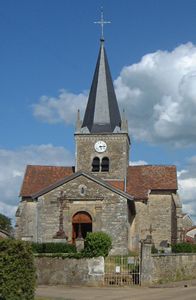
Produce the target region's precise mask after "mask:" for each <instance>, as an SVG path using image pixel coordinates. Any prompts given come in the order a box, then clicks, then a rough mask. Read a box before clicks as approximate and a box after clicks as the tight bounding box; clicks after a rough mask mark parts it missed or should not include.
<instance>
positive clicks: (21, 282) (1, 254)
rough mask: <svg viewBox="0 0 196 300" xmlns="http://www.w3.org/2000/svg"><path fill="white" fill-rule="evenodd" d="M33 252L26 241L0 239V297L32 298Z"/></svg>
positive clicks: (9, 298) (7, 299)
mask: <svg viewBox="0 0 196 300" xmlns="http://www.w3.org/2000/svg"><path fill="white" fill-rule="evenodd" d="M35 280H36V277H35V268H34V263H33V254H32V250H31V247H30V245H29V244H28V243H25V242H23V241H16V240H10V239H4V240H1V241H0V299H2V300H13V299H14V300H32V299H34V290H35Z"/></svg>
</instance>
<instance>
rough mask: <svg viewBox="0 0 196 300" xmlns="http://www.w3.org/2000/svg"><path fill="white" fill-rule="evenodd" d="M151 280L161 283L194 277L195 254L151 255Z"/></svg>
mask: <svg viewBox="0 0 196 300" xmlns="http://www.w3.org/2000/svg"><path fill="white" fill-rule="evenodd" d="M151 259H152V273H151V274H152V282H155V283H162V282H169V281H178V280H186V279H194V278H196V254H192V253H187V254H165V255H163V254H162V255H161V254H159V255H157V254H153V255H152V258H151Z"/></svg>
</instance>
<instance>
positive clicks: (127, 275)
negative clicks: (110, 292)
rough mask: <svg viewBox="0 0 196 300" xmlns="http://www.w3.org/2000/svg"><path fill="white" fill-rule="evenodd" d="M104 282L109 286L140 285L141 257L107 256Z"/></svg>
mask: <svg viewBox="0 0 196 300" xmlns="http://www.w3.org/2000/svg"><path fill="white" fill-rule="evenodd" d="M104 283H105V285H107V286H110V285H113V286H124V285H136V284H137V285H139V284H140V258H139V257H135V256H108V257H106V259H105V275H104Z"/></svg>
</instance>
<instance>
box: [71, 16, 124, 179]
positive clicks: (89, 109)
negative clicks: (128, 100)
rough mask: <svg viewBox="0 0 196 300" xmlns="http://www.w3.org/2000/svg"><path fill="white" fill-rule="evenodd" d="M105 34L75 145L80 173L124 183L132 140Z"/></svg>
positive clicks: (79, 122)
mask: <svg viewBox="0 0 196 300" xmlns="http://www.w3.org/2000/svg"><path fill="white" fill-rule="evenodd" d="M96 23H99V24H100V25H101V27H102V35H101V39H100V50H99V55H98V59H97V64H96V68H95V72H94V76H93V81H92V84H91V89H90V94H89V98H88V102H87V106H86V110H85V114H84V118H83V121H81V120H80V114H79V112H78V117H77V123H76V131H75V142H76V164H75V165H76V171H80V170H83V171H85V172H89V173H92V174H93V175H97V176H99V177H101V178H103V179H111V180H124V178H125V177H126V175H127V167H128V165H129V147H130V139H129V134H128V125H127V121H126V120H125V116H124V115H123V118H121V115H120V112H119V107H118V103H117V99H116V95H115V91H114V86H113V82H112V77H111V74H110V69H109V64H108V60H107V55H106V50H105V45H104V43H105V40H104V37H103V25H104V24H105V23H108V22H106V21H104V19H103V13H102V14H101V21H99V22H96Z"/></svg>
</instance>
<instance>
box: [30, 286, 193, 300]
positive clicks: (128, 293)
mask: <svg viewBox="0 0 196 300" xmlns="http://www.w3.org/2000/svg"><path fill="white" fill-rule="evenodd" d="M36 295H37V296H46V297H50V298H51V299H53V300H54V299H64V300H196V286H188V287H184V286H180V287H172V288H168V287H167V288H144V287H129V288H128V287H124V288H112V287H111V288H110V287H109V288H106V287H102V288H90V287H63V286H61V287H57V286H40V287H38V288H37V291H36Z"/></svg>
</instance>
